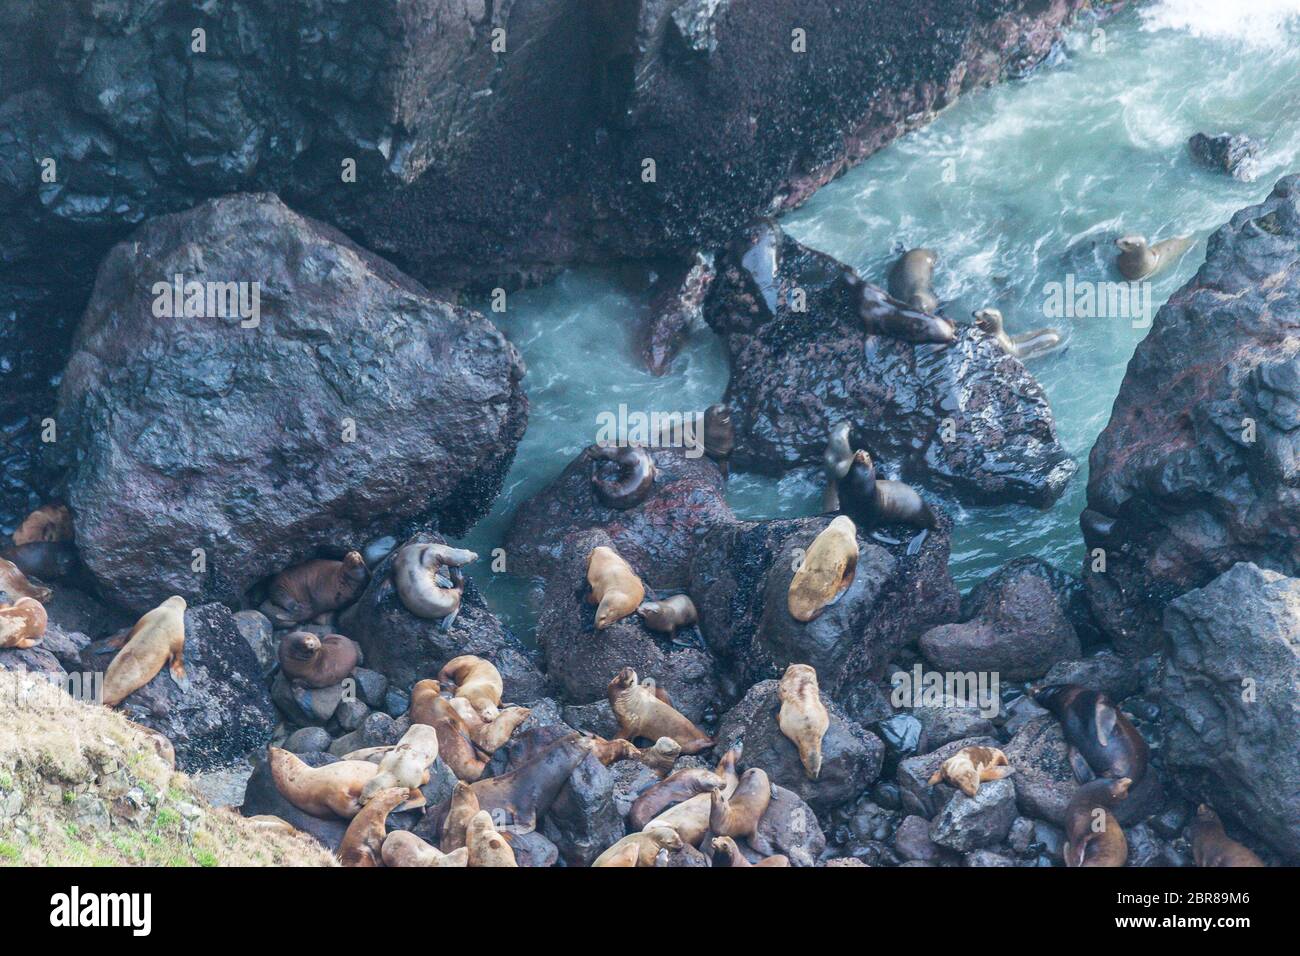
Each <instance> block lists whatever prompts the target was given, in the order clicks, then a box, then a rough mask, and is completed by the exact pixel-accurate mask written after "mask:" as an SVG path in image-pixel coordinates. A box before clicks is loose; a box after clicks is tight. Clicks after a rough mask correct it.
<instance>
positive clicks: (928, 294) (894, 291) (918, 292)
mask: <svg viewBox="0 0 1300 956" xmlns="http://www.w3.org/2000/svg"><path fill="white" fill-rule="evenodd" d="M938 261H939V254H938V253H937V252H935V251H934V250H933V249H911V250H909V251H908V252H905V253H903V255H902V256H900V257H899V259H898V261H897V262H895V263H894V265H893V267H892V268H891V269H890V270H889V294H890V295H892V296H893V297H894V298H895V299H897V300H898V301H899V302H902V303H903V304H904V305H910V306H911V307H912V308H914V309H920V310H921V311H922V312H928V313H930V314H931V315H933V314H934V313H936V312H938V311H939V299H938V298H937V297H936V296H935V294H934V267H935V264H936V263H938Z"/></svg>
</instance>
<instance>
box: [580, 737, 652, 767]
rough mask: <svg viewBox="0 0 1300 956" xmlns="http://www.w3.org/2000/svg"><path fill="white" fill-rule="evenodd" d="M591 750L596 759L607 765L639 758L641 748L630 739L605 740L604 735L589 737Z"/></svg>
mask: <svg viewBox="0 0 1300 956" xmlns="http://www.w3.org/2000/svg"><path fill="white" fill-rule="evenodd" d="M591 752H592V753H593V754H595V755H596V759H597V760H599V761H600V762H601V763H602V764H604V765H605V766H606V767H608V766H609V765H610V764H612V763H617V762H618V761H620V760H640V759H641V750H640V748H638V747H637V746H636V745H635V744H634V743H632V741H630V740H622V739H619V740H606V739H605V738H604V737H597V736H594V735H593V736H592V737H591Z"/></svg>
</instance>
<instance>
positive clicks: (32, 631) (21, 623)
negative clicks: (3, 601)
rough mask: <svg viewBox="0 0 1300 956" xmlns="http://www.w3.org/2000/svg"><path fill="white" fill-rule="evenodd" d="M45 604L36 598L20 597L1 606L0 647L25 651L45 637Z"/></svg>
mask: <svg viewBox="0 0 1300 956" xmlns="http://www.w3.org/2000/svg"><path fill="white" fill-rule="evenodd" d="M46 624H47V621H46V617H45V606H44V605H43V604H41V602H40V601H37V600H36V599H34V598H29V597H20V598H19V599H18V600H17V601H15V602H14V603H13V604H7V605H3V606H0V648H3V647H8V648H13V649H14V650H19V651H25V650H26V649H27V648H29V647H35V646H36V645H37V644H39V643H40V642H41V640H42V639H43V638H44V637H45V627H46Z"/></svg>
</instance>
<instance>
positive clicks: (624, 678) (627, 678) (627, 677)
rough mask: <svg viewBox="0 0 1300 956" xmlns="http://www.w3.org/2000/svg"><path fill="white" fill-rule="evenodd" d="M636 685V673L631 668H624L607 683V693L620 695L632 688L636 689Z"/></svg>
mask: <svg viewBox="0 0 1300 956" xmlns="http://www.w3.org/2000/svg"><path fill="white" fill-rule="evenodd" d="M638 683H639V682H638V681H637V678H636V671H635V670H633V669H632V668H631V667H624V668H623V669H622V670H621V671H619V672H618V673H617V674H615V675H614V679H613V680H612V681H610V682H609V692H610V694H621V693H623V692H625V691H627V690H628V689H630V688H632V687H636V686H637V684H638Z"/></svg>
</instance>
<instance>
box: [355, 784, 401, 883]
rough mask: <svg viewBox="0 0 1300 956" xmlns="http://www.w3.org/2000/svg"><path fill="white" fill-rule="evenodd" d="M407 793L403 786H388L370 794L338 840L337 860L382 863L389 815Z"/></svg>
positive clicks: (367, 863)
mask: <svg viewBox="0 0 1300 956" xmlns="http://www.w3.org/2000/svg"><path fill="white" fill-rule="evenodd" d="M409 793H410V791H408V790H407V789H406V788H405V787H390V788H388V789H387V790H380V791H379V792H378V793H376V794H375V795H374V796H373V797H371V798H370V802H369V803H367V804H366V805H365V806H364V807H363V808H362V809H361V811H360V812H359V813H358V814H357V815H356V816H355V817H353V818H352V822H351V823H349V824H348V829H347V832H346V833H344V834H343V842H342V843H340V844H339V862H340V863H342V864H343V865H344V866H367V867H369V866H383V865H384V860H383V855H382V854H383V846H384V837H385V836H387V834H388V815H389V814H390V813H392V812H393V811H394V810H395V809H397V807H399V806H400V805H401V804H403V803H405V802H406V800H407V797H408V795H409Z"/></svg>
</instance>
